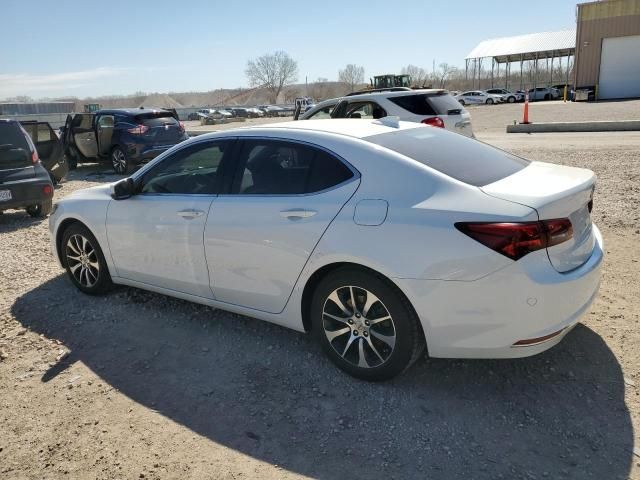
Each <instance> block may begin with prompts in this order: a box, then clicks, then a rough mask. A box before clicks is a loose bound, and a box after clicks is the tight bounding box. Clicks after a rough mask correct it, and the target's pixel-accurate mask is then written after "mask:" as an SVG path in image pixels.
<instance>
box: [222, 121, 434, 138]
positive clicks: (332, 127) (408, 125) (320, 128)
mask: <svg viewBox="0 0 640 480" xmlns="http://www.w3.org/2000/svg"><path fill="white" fill-rule="evenodd" d="M412 128H430V127H429V126H427V125H422V124H420V123H415V122H402V121H398V120H397V117H395V118H394V117H385V118H382V119H378V120H367V119H363V120H361V119H354V118H340V119H332V120H302V121H291V122H281V123H268V124H264V125H255V126H250V127H241V128H238V129H233V130H225V131H224V133H226V134H231V135H232V134H233V133H234V132H236V133H237V132H247V131H253V130H295V131H310V132H321V133H329V134H333V135H341V136H345V137H352V138H365V137H370V136H372V135H380V134H383V133H391V132H396V131H398V130H408V129H412ZM431 128H432V127H431ZM221 133H222V132H221Z"/></svg>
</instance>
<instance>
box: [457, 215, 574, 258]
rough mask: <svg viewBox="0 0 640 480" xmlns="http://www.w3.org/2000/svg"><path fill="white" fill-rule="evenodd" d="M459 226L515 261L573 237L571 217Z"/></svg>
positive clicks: (461, 224)
mask: <svg viewBox="0 0 640 480" xmlns="http://www.w3.org/2000/svg"><path fill="white" fill-rule="evenodd" d="M455 226H456V228H457V229H458V230H460V231H461V232H462V233H464V234H465V235H468V236H470V237H471V238H473V239H474V240H476V241H478V242H480V243H482V244H483V245H485V246H486V247H489V248H490V249H492V250H495V251H496V252H498V253H501V254H502V255H504V256H505V257H509V258H511V259H512V260H518V259H520V258H522V257H524V256H525V255H526V254H528V253H531V252H535V251H536V250H541V249H543V248H547V247H552V246H553V245H558V244H559V243H562V242H566V241H567V240H569V239H570V238H571V237H572V236H573V227H572V226H571V221H570V220H569V219H568V218H558V219H554V220H543V221H540V222H522V223H465V222H459V223H456V224H455Z"/></svg>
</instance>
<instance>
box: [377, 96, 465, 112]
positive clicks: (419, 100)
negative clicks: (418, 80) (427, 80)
mask: <svg viewBox="0 0 640 480" xmlns="http://www.w3.org/2000/svg"><path fill="white" fill-rule="evenodd" d="M389 100H390V101H392V102H393V103H395V104H396V105H398V106H399V107H402V108H404V109H405V110H407V111H409V112H411V113H413V114H414V115H447V114H449V111H450V110H455V113H460V111H461V110H462V107H461V106H460V104H459V103H458V102H457V101H456V100H455V99H454V98H453V97H452V96H451V95H449V94H448V93H446V92H443V93H437V94H425V93H423V94H419V95H401V96H398V97H389ZM451 114H454V112H451Z"/></svg>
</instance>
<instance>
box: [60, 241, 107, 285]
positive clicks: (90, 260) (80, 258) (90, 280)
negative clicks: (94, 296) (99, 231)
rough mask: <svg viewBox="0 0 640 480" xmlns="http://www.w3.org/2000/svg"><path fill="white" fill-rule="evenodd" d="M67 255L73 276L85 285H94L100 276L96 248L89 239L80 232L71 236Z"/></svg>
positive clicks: (67, 246)
mask: <svg viewBox="0 0 640 480" xmlns="http://www.w3.org/2000/svg"><path fill="white" fill-rule="evenodd" d="M65 255H66V257H67V265H68V266H69V270H70V271H71V275H73V278H75V280H76V281H77V282H78V283H79V284H80V285H82V286H83V287H93V286H94V285H95V284H96V282H97V281H98V277H99V276H100V264H99V262H98V254H97V252H96V249H95V248H94V247H93V245H91V242H90V241H89V239H87V238H86V237H84V236H83V235H80V234H75V235H72V236H71V237H69V240H68V241H67V245H66V252H65Z"/></svg>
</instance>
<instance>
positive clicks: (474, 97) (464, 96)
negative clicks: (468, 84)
mask: <svg viewBox="0 0 640 480" xmlns="http://www.w3.org/2000/svg"><path fill="white" fill-rule="evenodd" d="M455 99H456V100H457V101H458V102H460V105H482V104H486V105H493V104H495V103H502V102H504V101H505V98H504V97H503V96H502V95H494V94H491V93H487V92H483V91H482V90H470V91H468V92H463V93H461V94H459V95H456V97H455Z"/></svg>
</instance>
